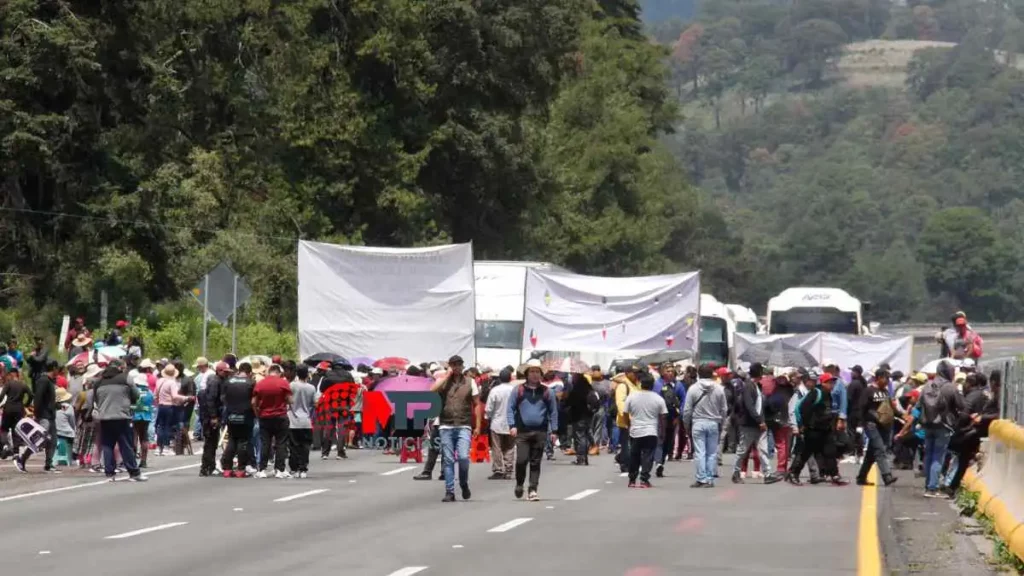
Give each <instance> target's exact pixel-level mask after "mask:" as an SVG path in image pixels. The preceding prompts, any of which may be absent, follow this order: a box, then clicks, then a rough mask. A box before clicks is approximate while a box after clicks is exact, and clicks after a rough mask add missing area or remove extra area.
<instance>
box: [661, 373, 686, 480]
mask: <svg viewBox="0 0 1024 576" xmlns="http://www.w3.org/2000/svg"><path fill="white" fill-rule="evenodd" d="M658 372H659V374H660V377H659V378H657V379H656V380H655V381H654V393H655V394H657V395H659V396H661V397H662V399H664V400H665V405H666V406H667V407H668V418H666V420H665V435H664V436H663V437H662V439H661V441H659V442H658V447H657V448H656V449H655V450H654V461H655V462H656V463H657V468H656V469H655V471H654V474H655V475H656V476H657V477H658V478H661V477H662V476H664V475H665V460H666V459H668V460H671V459H672V453H673V452H674V451H675V447H676V442H675V440H676V430H677V426H678V424H679V414H680V413H681V411H682V408H683V404H684V403H685V402H686V385H685V384H683V383H682V382H677V381H676V367H675V366H674V365H673V364H672V363H671V362H665V363H663V364H662V365H661V367H660V368H659V369H658Z"/></svg>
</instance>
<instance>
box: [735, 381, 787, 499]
mask: <svg viewBox="0 0 1024 576" xmlns="http://www.w3.org/2000/svg"><path fill="white" fill-rule="evenodd" d="M763 376H764V367H763V366H761V365H760V364H757V363H755V364H752V365H751V366H750V378H749V379H747V380H746V381H744V383H743V388H742V389H741V390H739V391H738V394H739V400H738V401H737V410H738V412H739V425H740V443H739V446H738V449H737V450H736V464H735V465H734V466H733V471H732V482H733V484H743V478H742V477H741V476H740V466H741V464H742V463H743V461H745V460H746V459H747V457H749V456H750V452H751V450H753V449H754V447H755V446H756V447H757V455H758V457H759V458H760V459H761V470H763V471H764V473H765V475H764V483H765V484H774V483H776V482H778V481H779V480H781V478H780V477H779V475H778V474H773V473H771V472H770V470H771V460H770V458H769V456H768V425H767V423H766V422H765V419H764V405H765V400H764V394H762V393H761V378H762V377H763Z"/></svg>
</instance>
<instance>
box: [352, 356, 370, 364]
mask: <svg viewBox="0 0 1024 576" xmlns="http://www.w3.org/2000/svg"><path fill="white" fill-rule="evenodd" d="M349 363H350V364H352V366H359V365H360V364H366V365H367V366H373V358H370V357H369V356H356V357H355V358H353V359H352V360H350V361H349Z"/></svg>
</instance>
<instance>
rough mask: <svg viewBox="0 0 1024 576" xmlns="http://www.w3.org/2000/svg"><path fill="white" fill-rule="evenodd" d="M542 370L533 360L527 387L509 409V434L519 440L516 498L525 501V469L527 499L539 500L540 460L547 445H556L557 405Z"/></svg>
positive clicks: (528, 368)
mask: <svg viewBox="0 0 1024 576" xmlns="http://www.w3.org/2000/svg"><path fill="white" fill-rule="evenodd" d="M542 378H543V370H542V368H541V363H540V360H537V359H536V358H533V359H531V360H530V361H529V362H527V363H526V383H524V384H520V385H519V386H518V387H517V388H516V389H515V391H514V392H512V398H511V400H510V402H509V405H508V412H507V420H508V425H509V434H510V435H511V436H512V437H513V438H515V439H516V489H515V495H516V498H522V497H523V483H524V482H526V465H527V463H529V465H530V491H529V494H528V496H527V499H528V500H530V501H531V502H536V501H538V500H540V497H539V496H537V486H538V484H539V483H540V460H541V455H543V454H544V445H545V444H546V443H547V440H548V439H549V438H550V440H551V441H552V442H554V440H555V437H556V436H557V430H558V405H557V403H556V401H555V395H554V393H553V392H552V391H551V389H550V388H548V387H547V386H545V385H544V384H543V383H542V382H541V379H542Z"/></svg>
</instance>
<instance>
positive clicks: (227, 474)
mask: <svg viewBox="0 0 1024 576" xmlns="http://www.w3.org/2000/svg"><path fill="white" fill-rule="evenodd" d="M220 475H221V476H223V477H225V478H234V477H235V473H234V472H232V471H231V470H225V471H223V472H221V473H220Z"/></svg>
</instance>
